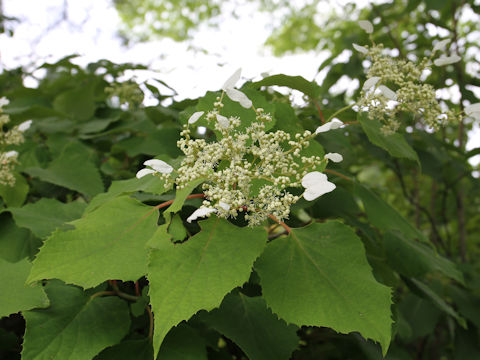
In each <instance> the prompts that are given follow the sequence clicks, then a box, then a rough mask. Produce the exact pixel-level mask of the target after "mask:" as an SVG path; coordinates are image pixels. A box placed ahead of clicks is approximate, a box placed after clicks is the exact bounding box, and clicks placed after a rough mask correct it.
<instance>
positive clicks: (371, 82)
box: [362, 76, 380, 91]
mask: <svg viewBox="0 0 480 360" xmlns="http://www.w3.org/2000/svg"><path fill="white" fill-rule="evenodd" d="M379 81H380V77H379V76H372V77H371V78H370V79H367V80H366V81H365V82H364V83H363V87H362V90H364V91H367V90H368V89H370V88H372V87H374V86H375V85H377V83H378V82H379Z"/></svg>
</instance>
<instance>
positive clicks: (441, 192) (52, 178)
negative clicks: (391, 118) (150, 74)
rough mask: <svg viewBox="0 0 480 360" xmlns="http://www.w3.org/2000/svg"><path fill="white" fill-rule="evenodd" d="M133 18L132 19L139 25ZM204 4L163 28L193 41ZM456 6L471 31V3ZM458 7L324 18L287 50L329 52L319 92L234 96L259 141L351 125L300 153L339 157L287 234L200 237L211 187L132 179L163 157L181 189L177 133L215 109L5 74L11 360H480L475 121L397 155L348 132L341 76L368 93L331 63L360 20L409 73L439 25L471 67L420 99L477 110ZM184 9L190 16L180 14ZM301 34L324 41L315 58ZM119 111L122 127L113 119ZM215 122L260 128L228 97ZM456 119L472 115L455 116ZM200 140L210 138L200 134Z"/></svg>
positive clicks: (422, 137) (355, 74)
mask: <svg viewBox="0 0 480 360" xmlns="http://www.w3.org/2000/svg"><path fill="white" fill-rule="evenodd" d="M122 3H123V4H121V2H117V6H118V7H120V6H125V11H132V12H142V11H144V10H145V9H143V10H142V9H138V8H137V9H135V8H134V7H135V4H136V2H122ZM164 3H166V2H164ZM164 3H162V5H161V6H164ZM202 3H204V2H201V1H198V2H192V3H189V4H188V5H185V3H184V2H179V3H178V4H176V5H175V4H174V8H173V11H177V15H178V16H183V17H184V19H183V20H178V19H177V20H175V18H172V19H171V20H172V21H178V24H177V25H178V26H184V25H183V24H182V21H184V22H186V21H187V20H185V19H188V17H189V16H190V15H191V13H192V12H194V10H196V8H195V6H196V5H198V4H202ZM287 3H288V2H287V1H275V2H273V1H270V0H262V2H261V4H262V6H265V7H267V6H268V5H269V4H274V5H275V6H278V7H281V6H285V5H286V4H287ZM219 4H220V3H216V2H213V3H211V4H207V5H209V6H210V8H209V9H210V10H209V9H208V8H207V9H204V10H202V11H204V12H203V15H202V16H204V18H207V17H211V16H213V12H210V13H209V11H211V9H214V8H215V7H219V6H220V5H219ZM312 4H315V2H312ZM137 5H138V4H137ZM147 5H148V4H146V6H147ZM441 5H442V6H441ZM159 6H160V5H159ZM189 6H193V7H192V8H190V7H189ZM462 6H463V9H466V8H469V7H470V8H472V9H473V10H475V11H477V12H478V6H476V5H474V4H471V2H470V1H466V2H464V4H463V5H462ZM462 6H461V5H459V4H456V3H454V2H453V1H444V2H441V3H438V4H437V3H435V2H432V1H413V2H403V1H398V2H397V1H395V2H390V3H385V4H382V5H375V6H373V5H372V7H371V8H369V9H364V10H358V9H355V8H354V7H350V8H348V7H347V13H348V14H351V20H352V21H344V17H343V18H342V19H337V18H332V19H331V21H330V22H329V23H328V24H326V26H324V27H318V26H317V25H316V24H317V21H318V20H315V21H313V20H312V19H313V18H312V17H313V16H315V13H314V11H313V10H312V9H313V8H312V7H310V8H305V9H303V10H302V9H297V10H298V11H297V10H295V12H291V13H290V14H293V15H294V18H292V21H290V22H288V21H286V22H284V23H283V25H284V30H282V32H281V33H276V34H277V35H278V34H280V35H281V36H279V37H277V40H278V42H277V44H276V45H275V46H276V47H277V49H280V50H281V51H291V50H294V49H296V48H309V47H310V46H312V45H311V44H314V45H316V46H318V48H319V49H320V48H328V49H330V50H331V56H330V57H329V58H328V59H327V60H326V61H325V62H324V63H323V64H322V65H321V66H320V69H319V71H323V72H324V73H326V76H325V79H324V81H323V83H321V84H317V83H316V82H310V81H308V80H306V79H303V78H301V77H296V76H286V75H283V74H278V75H274V76H271V77H267V78H265V79H263V80H261V81H259V82H255V83H247V84H245V85H244V86H243V88H242V89H241V91H242V92H244V93H245V94H246V95H247V96H248V97H249V98H250V99H251V100H252V102H253V104H254V106H255V107H257V108H258V107H262V108H264V109H265V112H269V113H270V114H271V115H272V117H273V121H272V122H271V123H269V125H268V127H267V129H266V131H267V133H268V132H274V131H278V130H283V131H285V132H286V133H288V134H290V136H292V137H294V136H295V134H297V133H304V132H305V131H306V130H308V131H311V132H313V131H315V129H316V128H317V127H319V126H320V125H322V124H323V122H324V121H325V120H326V119H328V118H330V117H333V116H335V117H338V118H339V119H341V120H342V121H344V122H345V123H348V124H347V125H345V126H344V127H342V128H339V129H336V130H332V131H329V132H327V133H320V134H318V135H317V137H315V138H314V139H313V138H312V139H311V144H310V146H309V147H308V148H307V150H305V153H302V155H305V156H313V155H315V156H319V157H323V156H324V154H326V153H332V152H338V153H340V154H342V155H343V158H344V160H343V161H342V162H340V163H333V162H331V161H329V163H328V166H323V165H322V166H319V169H318V170H319V171H324V172H325V174H326V175H328V179H329V181H331V182H332V183H334V184H335V185H336V189H335V190H334V191H332V192H330V193H328V194H325V195H323V196H321V197H319V198H318V199H316V200H315V201H313V202H308V201H306V200H304V199H301V200H299V201H298V202H297V203H296V204H294V205H293V206H292V208H291V212H290V215H289V218H288V219H287V220H285V221H286V224H282V226H279V225H278V224H276V223H275V221H274V220H273V219H268V220H266V221H264V222H263V223H262V224H261V225H259V226H255V227H249V226H247V221H246V220H245V217H244V211H239V213H238V216H236V217H235V218H231V217H230V218H228V219H219V218H218V217H217V215H215V213H212V214H210V218H209V219H207V220H200V221H193V222H188V221H187V219H188V217H189V216H190V215H191V214H192V213H193V212H194V211H195V210H196V209H198V208H199V207H200V206H201V205H202V202H203V201H204V200H206V199H203V197H204V194H202V190H204V189H205V187H204V185H205V181H206V180H205V179H203V178H200V179H198V180H196V181H192V182H190V183H188V184H187V185H186V186H185V187H183V188H181V189H180V188H175V186H173V187H172V186H171V182H170V183H169V182H165V181H164V180H161V179H159V177H158V176H152V175H148V176H145V177H142V178H140V179H137V178H136V177H135V173H136V172H137V171H138V170H139V169H141V168H143V167H144V164H143V163H144V162H145V161H146V160H147V159H150V158H152V157H155V158H158V159H162V160H164V161H165V162H167V163H168V164H170V165H172V167H173V168H174V169H178V168H179V165H180V163H181V162H182V160H183V159H185V157H183V156H180V155H181V152H180V151H179V149H178V148H177V145H176V141H177V140H178V139H179V138H180V137H181V136H180V132H181V131H182V127H183V126H184V125H185V124H186V123H187V121H188V119H189V117H190V116H191V115H192V114H193V113H194V112H196V111H208V110H210V109H211V108H212V104H213V102H215V100H216V97H217V96H219V95H220V94H221V93H220V92H208V93H207V94H205V96H203V97H201V98H199V99H191V100H186V101H182V102H177V101H176V100H175V99H174V98H169V96H168V95H165V94H163V93H162V92H161V90H160V89H156V88H154V87H152V86H151V85H148V86H147V85H146V84H143V85H145V87H143V86H142V87H141V88H142V89H144V88H147V89H148V91H150V92H151V94H153V95H154V96H155V97H156V98H157V99H158V100H159V101H160V103H159V104H158V105H156V106H144V105H142V104H140V102H139V101H140V99H141V98H142V95H143V93H141V91H140V87H138V88H137V85H136V84H135V83H133V82H129V83H128V88H125V87H122V86H123V85H122V83H121V82H119V81H118V79H119V78H120V77H121V76H122V75H123V73H124V71H125V70H130V69H143V68H145V67H144V66H140V65H134V64H121V65H117V64H113V63H111V62H109V61H106V60H102V61H98V62H96V63H93V64H89V65H88V66H87V67H85V68H82V67H80V66H77V65H74V64H73V63H72V62H71V60H72V57H68V58H65V59H62V60H60V61H59V62H58V63H55V64H45V65H43V66H42V67H41V68H42V69H44V70H45V71H46V74H45V76H44V77H43V78H41V79H40V80H39V83H38V86H37V87H36V88H26V87H24V85H23V77H24V76H26V74H25V73H24V72H23V71H22V70H21V69H17V70H11V71H4V72H3V73H2V74H0V89H1V92H2V96H3V95H5V96H6V97H7V98H9V100H10V104H9V105H6V106H4V108H3V111H4V113H5V114H8V115H9V116H10V118H11V125H12V126H13V125H18V124H20V123H22V122H23V121H25V120H28V119H32V120H33V123H32V128H31V129H30V130H29V131H28V132H26V133H25V142H24V143H23V144H21V145H18V146H12V147H11V148H8V150H10V149H11V150H15V151H18V153H19V156H18V164H16V167H15V169H14V172H13V174H14V176H15V179H16V184H15V186H14V187H5V186H2V187H0V277H2V283H3V284H4V287H3V288H2V291H1V292H0V310H1V316H3V318H2V321H1V322H0V337H1V341H0V358H7V359H8V358H13V359H18V358H20V357H21V358H22V359H47V358H48V359H50V358H55V359H57V358H58V359H92V358H93V359H96V360H108V359H120V358H129V359H130V358H131V359H134V358H135V359H141V360H152V359H154V358H158V359H160V360H163V359H233V358H236V359H252V360H256V359H259V360H261V359H275V360H276V359H293V360H299V359H302V360H308V359H319V358H329V359H346V358H348V359H354V360H356V359H359V360H360V359H365V358H368V359H375V360H376V359H382V358H383V355H385V358H386V359H398V358H400V359H408V358H419V359H420V358H422V359H423V358H444V359H455V358H457V359H469V358H472V359H474V358H477V357H478V354H479V353H480V349H479V348H478V336H479V328H480V312H479V310H478V309H479V304H480V293H479V292H478V289H479V284H480V275H479V263H478V260H477V259H478V255H479V253H480V246H479V244H480V237H479V235H478V234H480V227H479V224H480V217H479V215H478V214H479V213H480V200H479V199H480V182H479V180H478V178H475V177H474V176H473V175H474V174H475V173H474V170H478V167H473V166H472V165H471V164H470V163H469V162H468V160H469V159H470V158H472V157H473V156H475V155H477V154H478V149H470V150H469V151H466V150H465V146H464V145H465V142H466V141H467V138H468V136H469V129H470V128H471V126H472V124H471V121H470V120H471V119H468V120H467V119H465V120H464V121H463V122H462V123H449V124H446V125H445V127H444V128H442V129H441V130H440V131H438V132H435V133H432V132H431V131H430V129H425V128H424V127H423V125H422V124H421V122H415V120H416V119H414V118H413V117H410V116H408V115H406V114H402V115H399V116H400V117H402V118H401V119H398V120H399V122H400V123H401V124H402V126H401V127H400V128H399V130H398V132H397V133H396V134H394V135H390V136H385V135H383V134H382V133H381V131H380V123H377V122H376V121H372V120H367V119H366V117H364V116H363V115H358V113H357V111H356V110H357V109H356V108H355V107H353V109H352V108H349V109H348V110H345V111H343V112H341V113H337V111H338V110H339V109H342V108H348V107H349V106H350V105H351V104H352V102H351V98H352V97H356V96H357V95H358V90H357V91H356V92H354V93H353V95H351V96H347V95H346V94H345V93H344V92H340V93H331V92H330V91H329V90H330V88H331V87H332V85H334V84H335V83H336V82H337V81H338V79H339V78H340V77H341V76H343V75H346V76H348V77H350V78H351V79H354V78H355V79H359V81H360V84H362V83H363V80H364V79H363V76H364V75H363V74H364V68H363V64H362V60H361V58H360V57H359V56H357V54H356V53H353V55H351V57H350V60H348V62H347V63H345V62H342V61H338V59H339V58H338V56H339V55H340V54H341V53H342V52H343V51H344V50H345V49H351V43H352V42H356V43H359V44H362V45H363V44H366V43H367V37H368V36H367V35H366V34H364V33H362V32H361V31H360V30H359V28H358V24H357V23H356V22H355V21H353V20H356V17H357V16H361V17H362V18H369V19H371V20H374V23H375V28H376V31H375V32H374V34H373V35H372V36H373V38H374V40H375V41H376V42H377V43H380V42H383V43H385V44H386V45H387V47H392V46H397V45H398V46H399V47H400V49H399V55H398V56H399V57H402V56H406V54H407V52H406V49H409V52H408V54H413V55H415V56H417V57H421V56H423V55H425V54H426V55H427V56H428V55H429V53H428V51H430V50H431V48H432V41H436V40H438V39H439V38H440V36H437V35H432V33H431V32H429V31H426V24H427V23H429V24H433V25H434V26H437V27H441V28H443V29H445V31H447V32H448V34H449V35H448V36H451V38H452V41H453V42H454V44H460V47H459V51H460V53H461V54H467V55H465V57H464V61H463V62H461V63H459V64H457V65H455V66H448V67H445V68H434V71H433V73H432V75H431V76H430V77H429V78H428V82H429V83H430V84H432V85H434V86H435V87H437V88H442V87H445V86H447V85H446V84H445V82H446V79H451V80H452V81H453V82H454V83H455V84H457V85H458V87H459V89H460V96H461V99H460V104H462V103H463V102H464V101H466V100H468V101H470V102H471V103H475V102H478V99H477V98H476V97H475V95H474V93H473V92H472V91H471V89H472V87H471V86H469V85H473V86H478V80H477V79H476V78H475V76H474V74H472V73H471V72H469V71H467V70H466V69H467V68H466V66H467V64H468V63H469V56H470V55H469V54H471V53H473V52H474V51H473V50H475V49H477V48H478V44H475V43H474V42H472V41H471V40H469V39H470V37H469V38H467V40H466V42H465V43H463V42H462V41H463V39H464V38H465V35H467V34H469V33H472V32H474V30H475V29H476V28H477V27H478V24H476V23H474V22H469V20H465V19H464V18H463V17H458V16H459V14H460V11H461V9H462ZM129 7H130V9H129ZM183 7H187V8H188V9H190V10H191V11H190V10H189V11H190V12H186V13H185V14H186V15H185V14H180V12H178V10H181V9H182V8H183ZM275 8H276V9H277V7H275ZM146 9H147V8H146ZM175 9H176V10H175ZM192 9H193V10H192ZM147 10H148V9H147ZM147 10H145V11H147ZM167 10H168V9H166V10H162V11H164V13H165V11H167ZM170 10H171V9H170ZM170 10H168V11H170ZM432 10H435V11H432ZM148 11H150V10H148ZM215 11H216V10H215ZM142 14H143V13H142ZM452 14H454V15H455V14H456V15H455V16H457V17H458V18H457V19H458V21H457V22H454V21H453V19H452ZM134 15H135V13H132V16H134ZM202 19H203V18H202ZM202 19H200V20H199V21H203V20H202ZM197 20H198V19H197ZM304 24H310V25H312V27H311V28H308V29H307V30H306V31H308V32H310V33H309V34H308V37H307V38H303V37H302V33H304V30H303V26H302V25H304ZM147 25H148V24H147ZM190 25H191V27H190V29H193V28H194V27H195V24H194V23H192V24H190ZM292 26H293V27H295V29H294V30H295V31H294V32H289V31H288V29H290V28H291V29H293V27H292ZM455 26H456V30H457V31H456V35H455V36H456V38H455V37H454V35H453V34H454V33H455V32H454V30H455V28H454V27H455ZM417 27H418V29H417ZM429 27H431V26H430V25H429ZM172 29H174V28H172ZM467 29H468V30H467ZM377 30H378V31H377ZM172 31H173V30H172ZM187 32H188V31H187ZM180 35H181V36H184V35H185V36H186V33H185V32H184V33H183V35H182V34H181V33H180ZM413 35H416V36H417V37H418V38H417V40H416V41H415V46H416V48H413V40H412V39H411V37H412V36H413ZM472 36H473V35H472ZM442 37H443V35H442ZM302 38H303V39H304V40H305V42H303V43H302V41H301V39H302ZM272 39H273V40H275V39H274V38H272ZM322 39H323V40H322ZM273 40H272V41H273ZM277 40H275V41H277ZM463 44H464V45H463ZM452 46H453V45H452ZM107 80H108V81H107ZM475 84H476V85H475ZM271 86H283V87H287V88H289V89H292V90H298V91H301V92H303V93H304V94H305V95H306V97H305V102H304V103H302V104H301V105H291V104H290V102H289V99H288V96H285V95H282V94H281V93H279V92H276V91H275V90H274V88H271ZM448 86H450V85H448ZM109 89H110V90H109ZM112 89H113V90H112ZM127 90H128V91H127ZM120 95H121V97H122V99H123V100H122V102H123V104H122V106H121V107H119V106H116V105H115V102H114V101H112V96H120ZM167 98H169V99H168V102H167V101H164V100H166V99H167ZM223 102H224V104H225V106H224V108H223V109H222V114H225V115H238V116H240V118H241V128H242V129H245V128H246V127H247V126H249V125H250V124H251V123H252V122H253V121H254V116H255V115H254V114H253V112H252V111H251V109H250V110H247V109H244V108H242V107H241V106H240V105H239V104H238V103H237V102H234V101H231V100H230V99H229V98H228V97H226V96H224V99H223ZM167 103H168V104H169V105H168V106H167V105H166V104H167ZM445 104H446V105H448V106H449V107H450V108H452V109H456V110H458V111H461V109H462V107H461V105H460V104H456V103H454V102H453V101H452V100H451V99H446V100H445ZM465 104H466V103H465ZM252 114H253V115H252ZM9 126H10V124H9ZM190 126H191V127H192V132H191V134H192V135H191V136H192V137H195V138H202V139H204V140H205V142H206V143H211V142H213V141H216V140H217V139H218V136H219V134H220V132H219V131H217V130H216V129H215V128H214V127H213V126H212V123H210V124H209V123H207V121H206V120H205V116H204V117H202V118H201V120H199V121H198V122H197V123H195V124H194V125H190ZM197 126H207V128H208V129H207V132H206V133H205V134H204V135H200V134H198V133H196V132H195V131H194V130H195V128H196V127H197ZM246 160H252V161H254V160H253V159H246ZM419 165H421V166H419ZM221 166H224V164H222V165H220V164H219V167H221ZM172 176H173V177H174V176H176V173H175V171H174V172H172ZM188 181H189V180H187V182H188ZM258 185H259V184H258V183H254V184H253V185H252V189H251V190H252V192H255V191H256V189H255V187H257V188H258V187H259V186H258ZM106 189H108V190H106ZM105 190H106V191H105ZM232 190H233V189H232ZM288 191H292V193H293V192H294V191H297V192H295V193H294V194H295V195H301V193H302V191H303V190H302V189H288ZM246 205H247V204H246ZM242 210H243V208H242ZM217 211H218V209H217ZM69 284H70V285H69ZM72 284H73V285H72ZM24 319H25V320H26V321H24ZM22 342H23V343H22ZM382 353H383V354H382Z"/></svg>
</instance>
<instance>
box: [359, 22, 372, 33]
mask: <svg viewBox="0 0 480 360" xmlns="http://www.w3.org/2000/svg"><path fill="white" fill-rule="evenodd" d="M358 25H359V26H360V27H361V28H362V29H363V30H365V32H366V33H367V34H371V33H373V25H372V23H371V22H370V21H368V20H360V21H359V22H358Z"/></svg>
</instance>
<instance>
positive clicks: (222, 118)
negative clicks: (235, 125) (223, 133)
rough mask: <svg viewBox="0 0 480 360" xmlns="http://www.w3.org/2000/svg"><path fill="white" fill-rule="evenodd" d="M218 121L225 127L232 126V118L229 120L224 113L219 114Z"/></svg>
mask: <svg viewBox="0 0 480 360" xmlns="http://www.w3.org/2000/svg"><path fill="white" fill-rule="evenodd" d="M217 121H218V124H219V125H220V126H221V127H222V128H224V129H226V128H228V127H229V126H230V120H228V118H226V117H225V116H223V115H220V114H217Z"/></svg>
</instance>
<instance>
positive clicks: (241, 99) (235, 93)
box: [225, 88, 252, 109]
mask: <svg viewBox="0 0 480 360" xmlns="http://www.w3.org/2000/svg"><path fill="white" fill-rule="evenodd" d="M225 92H226V93H227V95H228V97H229V98H230V99H231V100H232V101H235V102H238V103H240V105H242V106H243V107H244V108H245V109H250V108H251V107H252V101H251V100H250V99H249V98H248V97H247V95H245V94H244V93H243V92H241V91H239V90H237V89H234V88H227V89H225Z"/></svg>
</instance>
